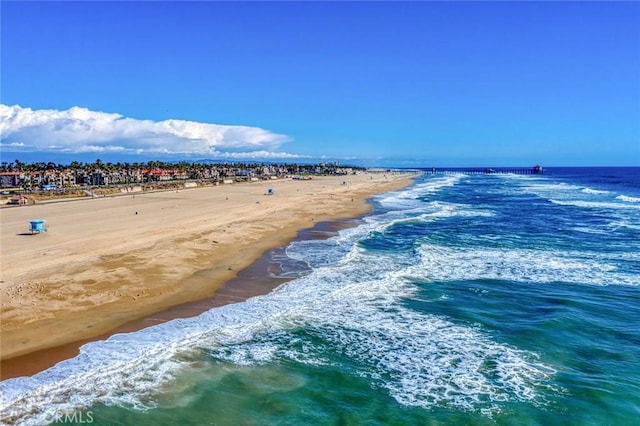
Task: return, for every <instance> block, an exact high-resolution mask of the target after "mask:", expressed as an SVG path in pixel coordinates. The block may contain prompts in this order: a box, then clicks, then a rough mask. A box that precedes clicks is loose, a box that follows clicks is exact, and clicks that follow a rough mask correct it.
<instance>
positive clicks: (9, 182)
mask: <svg viewBox="0 0 640 426" xmlns="http://www.w3.org/2000/svg"><path fill="white" fill-rule="evenodd" d="M20 175H21V173H20V172H2V173H0V187H2V188H15V187H17V186H20V184H21V183H22V182H21V178H20Z"/></svg>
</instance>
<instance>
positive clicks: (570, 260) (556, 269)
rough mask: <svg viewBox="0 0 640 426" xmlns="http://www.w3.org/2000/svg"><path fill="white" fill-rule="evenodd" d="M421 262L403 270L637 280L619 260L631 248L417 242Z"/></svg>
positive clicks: (431, 276) (435, 277)
mask: <svg viewBox="0 0 640 426" xmlns="http://www.w3.org/2000/svg"><path fill="white" fill-rule="evenodd" d="M420 253H421V256H422V262H421V263H420V265H417V266H415V267H412V268H411V269H410V272H409V275H410V276H414V277H417V278H419V279H422V280H427V281H450V280H452V281H459V280H475V279H498V280H509V281H518V282H533V283H556V282H564V283H575V284H586V285H599V286H600V285H625V286H638V285H640V279H638V276H637V275H635V274H631V273H628V272H621V271H619V268H618V266H617V262H620V261H630V260H631V261H637V262H640V255H639V254H637V253H617V254H616V253H611V254H602V253H600V254H599V253H585V252H579V251H575V252H566V251H554V250H551V251H543V250H525V249H499V248H477V247H476V248H470V247H442V246H436V245H430V244H425V245H423V246H422V247H421V249H420Z"/></svg>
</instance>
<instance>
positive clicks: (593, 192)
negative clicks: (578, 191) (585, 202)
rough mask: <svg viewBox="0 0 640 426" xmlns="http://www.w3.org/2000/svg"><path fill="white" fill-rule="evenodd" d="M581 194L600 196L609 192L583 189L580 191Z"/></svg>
mask: <svg viewBox="0 0 640 426" xmlns="http://www.w3.org/2000/svg"><path fill="white" fill-rule="evenodd" d="M582 192H584V193H585V194H596V195H601V194H610V193H611V192H610V191H604V190H600V189H592V188H584V189H583V190H582Z"/></svg>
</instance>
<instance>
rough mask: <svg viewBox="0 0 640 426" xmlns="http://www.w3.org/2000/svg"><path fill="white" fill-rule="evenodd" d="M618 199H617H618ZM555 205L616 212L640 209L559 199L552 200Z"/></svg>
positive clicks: (608, 203)
mask: <svg viewBox="0 0 640 426" xmlns="http://www.w3.org/2000/svg"><path fill="white" fill-rule="evenodd" d="M616 198H617V197H616ZM549 201H551V202H552V203H553V204H558V205H561V206H575V207H582V208H588V209H602V210H611V209H613V210H615V209H625V210H630V209H635V210H637V209H640V204H628V203H616V202H610V201H588V200H568V199H565V200H559V199H553V198H552V199H550V200H549Z"/></svg>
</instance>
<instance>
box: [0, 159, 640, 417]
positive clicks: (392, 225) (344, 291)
mask: <svg viewBox="0 0 640 426" xmlns="http://www.w3.org/2000/svg"><path fill="white" fill-rule="evenodd" d="M373 202H374V204H375V211H374V212H373V213H372V214H370V215H368V216H366V217H364V218H362V219H361V220H359V221H358V223H357V225H356V226H355V227H353V228H350V229H346V230H343V231H340V233H339V234H338V235H337V236H335V237H333V238H330V239H328V240H310V241H296V242H293V243H291V244H290V245H289V246H288V247H287V249H286V253H287V256H288V257H286V258H283V259H281V261H282V262H283V270H284V271H286V274H288V275H289V276H291V275H293V276H297V277H298V278H296V279H295V280H293V281H291V282H289V283H287V284H285V285H284V286H282V287H280V288H279V289H277V290H276V291H274V292H273V293H271V294H269V295H265V296H260V297H256V298H253V299H250V300H248V301H246V302H243V303H238V304H234V305H228V306H225V307H221V308H216V309H213V310H211V311H209V312H207V313H204V314H202V315H200V316H199V317H196V318H193V319H185V320H176V321H172V322H169V323H166V324H163V325H160V326H156V327H152V328H150V329H146V330H142V331H140V332H137V333H132V334H127V335H118V336H114V337H112V338H111V339H109V340H108V341H106V342H96V343H92V344H89V345H86V346H85V347H83V350H82V354H81V355H80V356H79V357H77V358H75V359H73V360H70V361H67V362H64V363H61V364H59V365H58V366H56V367H54V368H52V369H50V370H48V371H46V372H43V373H41V374H39V375H36V376H34V377H33V378H21V379H14V380H8V381H4V382H2V383H0V391H1V392H2V415H3V419H4V421H5V422H17V423H24V424H41V423H43V422H46V421H51V420H53V419H55V416H56V415H58V416H59V415H60V413H63V412H67V413H75V414H77V417H76V418H75V420H76V423H82V421H81V420H85V421H86V420H87V415H90V416H91V419H92V420H93V422H94V423H95V424H108V425H111V424H117V425H134V424H136V425H137V424H143V425H144V424H149V425H152V424H153V425H158V424H160V425H163V424H166V425H170V424H221V425H225V424H380V425H382V424H397V425H401V424H402V425H404V424H479V425H485V424H487V425H489V424H518V425H521V424H525V425H543V424H544V425H548V424H576V425H589V424H592V425H602V424H612V425H635V424H638V423H639V422H640V291H639V288H640V287H639V286H640V168H593V169H591V168H584V169H580V168H567V169H562V168H556V169H550V170H547V171H546V173H545V174H544V175H522V176H519V175H503V174H495V175H465V174H430V173H426V174H425V175H423V176H422V177H420V178H418V179H417V180H416V183H415V184H414V185H413V186H411V187H409V188H407V189H405V190H402V191H398V192H394V193H389V194H383V195H380V196H378V197H376V198H375V199H374V201H373ZM301 265H302V266H301ZM65 410H66V411H65ZM80 415H84V418H82V416H80ZM10 416H13V417H10Z"/></svg>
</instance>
